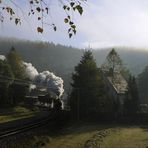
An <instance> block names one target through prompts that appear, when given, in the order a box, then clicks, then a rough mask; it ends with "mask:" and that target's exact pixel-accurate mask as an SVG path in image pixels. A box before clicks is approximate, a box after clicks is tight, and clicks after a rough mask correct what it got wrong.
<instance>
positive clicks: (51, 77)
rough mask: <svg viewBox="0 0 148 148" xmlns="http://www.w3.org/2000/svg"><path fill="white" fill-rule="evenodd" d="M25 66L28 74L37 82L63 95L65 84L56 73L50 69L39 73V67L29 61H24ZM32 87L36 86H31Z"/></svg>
mask: <svg viewBox="0 0 148 148" xmlns="http://www.w3.org/2000/svg"><path fill="white" fill-rule="evenodd" d="M23 64H24V66H25V73H26V76H27V77H28V78H29V79H30V80H32V81H33V82H35V84H37V85H38V84H39V85H40V86H44V87H47V90H48V91H49V92H52V93H54V94H56V95H57V96H59V97H61V96H62V94H63V92H64V88H63V87H64V85H63V80H62V78H60V77H58V76H56V75H55V74H54V73H52V72H49V71H43V72H41V73H38V71H37V69H36V68H35V67H34V66H33V65H32V64H31V63H27V62H23ZM30 88H31V89H33V88H35V87H30Z"/></svg>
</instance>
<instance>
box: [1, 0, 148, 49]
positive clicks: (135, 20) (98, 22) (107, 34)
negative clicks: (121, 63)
mask: <svg viewBox="0 0 148 148" xmlns="http://www.w3.org/2000/svg"><path fill="white" fill-rule="evenodd" d="M16 1H17V0H16ZM25 1H26V0H22V1H21V2H20V3H21V5H22V6H23V7H24V8H23V9H24V10H25V11H27V10H28V8H26V5H24V2H25ZM87 1H88V2H87V3H86V4H85V6H84V9H85V10H84V14H83V15H82V16H80V15H79V14H73V19H74V21H75V22H76V25H77V35H76V36H74V37H72V38H71V39H69V38H68V34H67V31H66V27H65V24H64V22H63V19H64V17H65V16H66V15H65V13H64V12H63V10H62V9H61V8H60V7H61V5H59V4H57V3H55V0H50V6H51V7H50V9H51V19H52V21H53V22H54V23H55V24H56V25H57V27H58V31H57V32H54V31H53V30H52V28H50V27H49V26H47V27H45V32H44V33H43V34H38V33H37V32H36V27H37V26H38V22H37V21H36V20H35V19H34V18H33V17H29V18H28V17H25V18H26V19H24V20H23V22H22V25H21V26H15V25H14V24H13V23H12V22H10V21H5V22H4V24H1V28H0V36H8V37H17V38H24V39H29V40H43V41H49V42H54V43H60V44H65V45H72V46H75V47H80V48H85V47H88V46H91V47H92V48H100V47H110V46H136V47H148V0H87ZM18 11H19V10H18ZM19 15H20V16H22V14H21V13H20V14H19Z"/></svg>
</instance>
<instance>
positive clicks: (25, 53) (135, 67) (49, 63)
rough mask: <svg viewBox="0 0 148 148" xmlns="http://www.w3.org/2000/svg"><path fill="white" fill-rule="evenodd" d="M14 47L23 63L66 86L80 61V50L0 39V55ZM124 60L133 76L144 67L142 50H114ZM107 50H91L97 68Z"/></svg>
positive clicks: (147, 54) (144, 57) (42, 43)
mask: <svg viewBox="0 0 148 148" xmlns="http://www.w3.org/2000/svg"><path fill="white" fill-rule="evenodd" d="M12 46H14V47H15V48H16V50H17V51H18V52H19V53H20V54H21V56H22V57H23V59H24V61H26V62H31V63H32V64H33V65H34V66H35V67H36V68H37V69H38V70H39V71H43V70H50V71H53V72H54V73H56V74H57V75H59V76H61V77H62V78H63V79H64V80H65V85H66V86H67V87H66V88H67V89H68V88H69V87H68V86H69V85H68V84H69V82H70V75H71V73H72V72H73V70H74V66H75V65H77V63H78V62H79V60H80V57H81V55H82V52H83V50H80V49H76V48H73V47H67V46H63V45H59V44H58V45H55V44H54V43H48V42H39V41H34V42H33V41H23V40H18V39H12V38H7V39H6V38H0V54H6V53H7V52H8V50H9V49H10V48H11V47H12ZM115 49H116V51H117V52H118V53H119V55H120V56H121V58H122V60H123V61H124V65H125V66H126V67H128V68H129V70H130V71H131V72H132V73H133V74H135V75H137V74H139V73H141V72H142V70H143V69H144V67H145V66H146V65H148V58H147V57H148V52H147V51H145V50H142V49H139V50H136V49H131V48H121V47H120V48H115ZM109 50H110V49H98V50H94V51H93V54H94V56H95V58H96V62H97V64H98V66H99V65H101V64H102V63H103V61H104V60H105V57H106V55H107V54H108V52H109Z"/></svg>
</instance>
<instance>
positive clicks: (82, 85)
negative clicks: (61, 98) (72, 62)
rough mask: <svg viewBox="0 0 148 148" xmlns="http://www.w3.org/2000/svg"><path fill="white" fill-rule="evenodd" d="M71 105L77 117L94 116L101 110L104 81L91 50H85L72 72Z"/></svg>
mask: <svg viewBox="0 0 148 148" xmlns="http://www.w3.org/2000/svg"><path fill="white" fill-rule="evenodd" d="M72 80H73V82H72V84H71V86H72V92H71V94H70V106H71V111H72V114H73V116H75V117H77V118H81V119H82V118H86V117H93V116H95V115H96V114H97V113H99V112H100V110H101V96H102V95H103V91H104V89H103V82H102V80H101V77H100V72H99V69H98V68H97V65H96V62H95V60H94V58H93V55H92V52H91V51H84V54H83V56H82V59H81V61H80V63H79V64H78V65H77V66H76V67H75V72H74V73H73V74H72Z"/></svg>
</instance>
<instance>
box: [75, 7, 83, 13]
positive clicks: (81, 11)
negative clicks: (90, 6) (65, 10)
mask: <svg viewBox="0 0 148 148" xmlns="http://www.w3.org/2000/svg"><path fill="white" fill-rule="evenodd" d="M75 8H76V9H77V10H78V12H79V13H80V15H82V13H83V8H82V7H81V6H80V5H77V6H76V7H75Z"/></svg>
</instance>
